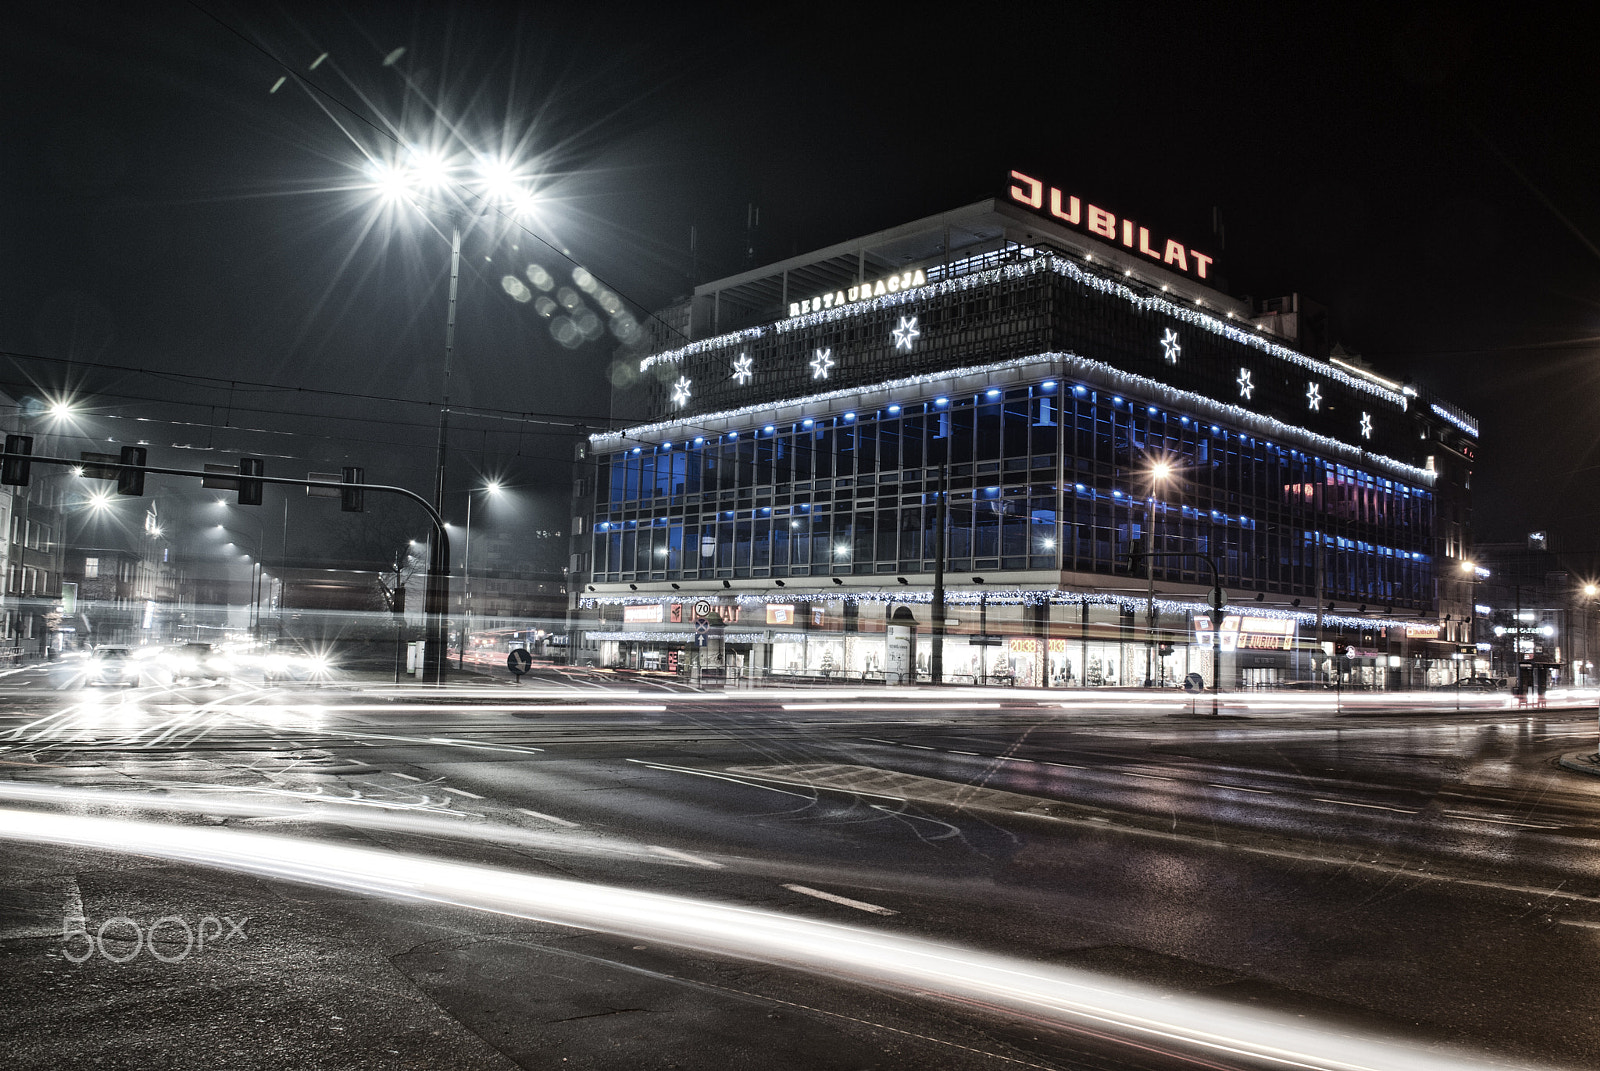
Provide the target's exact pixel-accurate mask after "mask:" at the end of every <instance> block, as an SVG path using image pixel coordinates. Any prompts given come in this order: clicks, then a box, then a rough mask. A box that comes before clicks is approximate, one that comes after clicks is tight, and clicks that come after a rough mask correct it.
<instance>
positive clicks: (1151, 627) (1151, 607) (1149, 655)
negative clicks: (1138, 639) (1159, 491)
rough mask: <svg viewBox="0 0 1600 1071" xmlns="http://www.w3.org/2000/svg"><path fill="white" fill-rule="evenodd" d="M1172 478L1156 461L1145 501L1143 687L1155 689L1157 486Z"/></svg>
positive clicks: (1165, 465)
mask: <svg viewBox="0 0 1600 1071" xmlns="http://www.w3.org/2000/svg"><path fill="white" fill-rule="evenodd" d="M1171 475H1172V466H1171V464H1169V463H1168V462H1165V461H1157V462H1156V463H1155V464H1153V465H1151V466H1150V493H1149V495H1148V496H1147V497H1146V498H1145V511H1144V522H1145V523H1144V571H1145V578H1146V581H1147V584H1148V593H1147V596H1146V603H1145V610H1144V624H1145V637H1144V658H1145V662H1144V686H1145V687H1146V688H1150V687H1154V685H1155V682H1156V559H1155V553H1156V486H1157V485H1158V484H1165V483H1166V482H1167V479H1168V477H1170V476H1171ZM1221 670H1222V667H1221V666H1213V667H1212V672H1213V673H1220V672H1221Z"/></svg>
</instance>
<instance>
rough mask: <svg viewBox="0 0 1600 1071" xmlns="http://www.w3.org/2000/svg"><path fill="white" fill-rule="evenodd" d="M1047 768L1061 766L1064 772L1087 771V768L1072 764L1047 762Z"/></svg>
mask: <svg viewBox="0 0 1600 1071" xmlns="http://www.w3.org/2000/svg"><path fill="white" fill-rule="evenodd" d="M1045 765H1046V766H1059V767H1061V768H1062V769H1063V770H1087V769H1088V768H1089V767H1087V766H1074V765H1073V764H1072V763H1070V762H1045Z"/></svg>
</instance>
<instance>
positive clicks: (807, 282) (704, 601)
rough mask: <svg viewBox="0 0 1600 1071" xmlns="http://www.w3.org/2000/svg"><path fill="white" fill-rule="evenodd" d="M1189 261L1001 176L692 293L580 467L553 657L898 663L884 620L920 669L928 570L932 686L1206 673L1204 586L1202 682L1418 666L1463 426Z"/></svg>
mask: <svg viewBox="0 0 1600 1071" xmlns="http://www.w3.org/2000/svg"><path fill="white" fill-rule="evenodd" d="M1095 213H1099V217H1098V218H1097V217H1096V216H1095V215H1094V214H1095ZM1074 216H1075V217H1076V219H1074V218H1073V217H1074ZM1108 217H1109V220H1110V221H1109V222H1108V221H1107V218H1108ZM1089 220H1093V221H1095V223H1096V226H1095V227H1094V229H1093V231H1092V233H1091V232H1090V231H1088V230H1086V229H1085V226H1086V223H1085V221H1089ZM1214 266H1215V265H1214V262H1213V261H1212V258H1210V257H1209V256H1207V255H1206V254H1204V253H1202V252H1200V251H1198V250H1195V249H1194V248H1192V247H1188V246H1184V245H1181V244H1179V243H1177V242H1175V241H1163V240H1162V239H1159V238H1157V239H1152V238H1151V237H1150V234H1149V229H1148V228H1146V227H1143V226H1140V225H1138V224H1137V223H1135V222H1134V221H1131V220H1122V221H1120V222H1119V221H1117V220H1116V219H1115V217H1110V214H1109V213H1105V212H1102V211H1101V210H1100V209H1098V208H1096V207H1095V206H1093V205H1084V204H1082V203H1081V202H1080V201H1079V199H1078V198H1075V197H1068V196H1066V195H1065V194H1064V193H1063V192H1062V191H1061V190H1059V189H1056V188H1052V187H1048V186H1046V185H1045V184H1044V183H1042V182H1038V181H1036V180H1034V179H1031V178H1029V177H1028V176H1025V175H1020V174H1018V173H1015V172H1013V173H1012V176H1011V182H1010V184H1009V186H1008V189H1007V195H1006V196H1005V197H1003V198H999V199H996V200H994V201H987V202H982V203H979V204H977V205H973V206H969V207H967V208H965V209H961V210H957V211H954V212H950V213H945V214H943V215H940V216H936V217H933V218H930V219H926V220H921V221H918V222H916V223H912V224H908V225H906V226H904V227H900V228H896V229H894V230H891V231H887V232H882V233H879V234H875V235H870V236H867V237H864V238H862V239H859V240H856V241H854V242H849V243H844V244H842V245H840V246H835V247H832V248H829V249H825V250H821V251H819V252H817V253H815V254H811V255H809V256H804V257H797V258H793V259H791V260H789V261H785V262H783V263H780V264H777V265H773V266H771V267H768V268H764V269H758V270H755V271H751V272H747V273H744V274H742V275H740V276H735V277H733V278H730V279H726V280H721V281H719V282H716V283H711V284H707V285H705V286H702V287H699V288H698V289H697V290H696V292H695V295H694V296H693V298H692V299H690V300H689V301H688V302H686V303H685V304H684V305H683V306H681V307H679V308H677V309H674V310H668V314H666V315H664V316H663V317H662V318H661V322H662V323H674V324H679V325H682V329H683V334H684V335H686V336H687V337H678V338H673V339H670V340H668V339H660V340H658V344H657V345H656V346H655V347H654V348H653V349H652V350H651V351H650V352H648V353H645V354H643V355H641V356H640V358H639V366H638V367H639V370H640V373H641V383H642V385H643V386H642V389H641V390H640V392H639V398H640V399H641V401H642V405H643V407H644V412H643V413H642V414H641V418H640V419H639V421H638V422H637V423H636V424H634V425H633V426H631V427H628V428H625V429H623V430H621V431H617V432H613V433H610V434H606V435H597V436H594V437H592V438H591V440H590V442H589V443H588V444H586V446H585V447H584V448H582V450H581V451H580V465H579V470H578V471H579V477H578V480H577V483H576V498H575V503H576V505H575V520H574V531H575V535H576V536H577V539H576V541H575V545H574V556H573V575H574V577H577V578H583V579H582V582H581V583H576V584H575V585H574V587H575V589H576V590H575V594H576V596H577V598H576V606H575V609H576V626H575V635H574V642H575V643H576V644H577V645H578V648H579V650H578V651H577V652H575V654H577V655H578V656H579V657H580V658H582V657H587V659H588V660H591V661H597V662H605V663H622V664H628V665H637V666H640V667H642V668H648V667H656V666H659V667H661V668H671V667H673V666H677V665H684V664H687V663H691V662H694V661H695V660H696V659H697V658H699V659H700V660H702V661H703V660H704V659H705V658H706V657H707V656H708V654H709V656H710V657H712V658H715V657H716V655H717V651H716V641H717V640H718V639H720V641H721V643H722V644H723V648H722V652H723V655H722V656H723V658H724V659H725V660H726V661H729V662H731V663H732V664H734V665H735V666H738V667H741V668H748V669H750V670H753V671H755V672H759V673H768V674H789V673H793V674H802V675H825V676H831V675H848V676H861V675H866V676H868V677H875V676H880V675H882V674H884V673H885V672H886V670H887V671H888V672H890V673H891V674H894V675H896V676H898V675H899V672H900V671H899V669H898V667H896V668H893V669H890V668H889V667H888V659H889V656H890V645H889V643H888V633H887V631H886V629H887V624H886V622H887V621H888V618H889V616H890V614H891V612H892V610H893V609H894V608H896V607H900V606H905V607H908V608H910V609H911V611H912V615H913V617H915V618H916V619H917V622H918V624H917V629H918V632H919V635H918V637H917V641H916V647H915V654H914V655H913V656H912V664H913V665H914V666H915V667H916V668H915V672H916V673H917V675H918V676H920V677H924V678H925V677H926V676H927V674H928V673H929V671H930V670H931V669H932V668H933V666H932V662H933V660H932V659H931V657H930V655H931V653H932V652H931V644H932V635H931V634H932V632H933V631H934V629H933V628H932V626H933V625H934V624H935V622H932V621H931V620H930V618H929V614H930V611H931V608H932V604H933V602H934V600H935V599H936V597H937V593H936V589H937V588H939V587H941V585H940V584H939V583H938V581H939V580H940V577H939V575H938V574H939V573H941V572H942V573H943V585H942V587H943V589H944V596H945V601H946V606H947V610H946V614H945V622H944V624H945V629H946V633H947V634H946V636H945V638H944V640H943V658H942V662H943V671H944V676H945V677H946V679H956V680H967V679H974V678H979V677H998V678H1000V679H1005V680H1011V681H1015V682H1017V683H1028V684H1033V685H1038V686H1086V685H1087V686H1094V685H1102V684H1121V685H1126V684H1139V683H1143V682H1146V681H1149V682H1152V683H1167V684H1171V683H1174V682H1176V681H1181V680H1183V679H1185V678H1186V677H1188V675H1189V674H1194V673H1197V674H1199V675H1200V677H1201V679H1203V680H1205V681H1207V682H1209V681H1210V680H1211V679H1212V677H1213V675H1214V673H1215V672H1216V667H1215V666H1214V665H1213V656H1212V649H1213V642H1212V636H1211V633H1210V626H1211V619H1210V617H1209V616H1208V615H1206V614H1205V613H1204V611H1205V610H1206V609H1208V607H1207V605H1206V603H1207V600H1208V597H1209V594H1210V592H1211V590H1212V588H1213V587H1214V586H1220V587H1221V588H1222V589H1223V591H1224V592H1225V601H1226V603H1227V607H1228V608H1227V611H1226V616H1225V617H1224V619H1223V621H1222V634H1221V637H1220V642H1219V643H1217V644H1216V646H1220V648H1221V649H1222V651H1223V664H1222V667H1221V672H1222V674H1223V678H1224V683H1225V684H1226V685H1227V686H1229V687H1237V686H1241V685H1259V686H1269V685H1271V684H1275V683H1283V682H1285V681H1288V680H1295V679H1310V678H1313V677H1316V676H1318V675H1321V676H1324V677H1325V676H1326V675H1327V673H1328V672H1329V671H1330V670H1334V669H1342V670H1343V672H1344V673H1345V674H1346V675H1347V676H1346V679H1349V680H1351V681H1352V683H1355V682H1360V683H1365V684H1370V685H1374V686H1380V687H1402V686H1409V685H1416V684H1419V683H1422V682H1424V681H1426V680H1428V679H1429V677H1430V674H1436V673H1437V672H1438V669H1439V667H1438V666H1437V663H1438V662H1439V661H1440V659H1441V657H1442V656H1445V655H1446V653H1447V652H1446V651H1445V649H1444V645H1446V644H1448V643H1450V642H1453V638H1452V636H1451V635H1450V634H1449V631H1448V629H1445V628H1443V627H1442V624H1441V610H1440V607H1441V604H1442V596H1441V592H1440V589H1439V583H1438V577H1439V573H1440V563H1441V561H1443V560H1445V559H1447V558H1450V557H1460V556H1461V554H1462V551H1463V549H1464V546H1465V542H1466V540H1465V535H1464V533H1463V534H1462V535H1461V536H1460V538H1459V540H1458V541H1457V542H1456V543H1454V544H1452V542H1451V533H1450V531H1449V530H1447V529H1446V527H1444V526H1442V525H1441V524H1440V518H1441V516H1442V515H1457V514H1460V513H1462V512H1463V511H1464V510H1465V509H1466V505H1465V504H1466V502H1467V490H1466V488H1467V487H1468V486H1469V482H1470V465H1471V463H1472V459H1473V450H1474V441H1475V436H1476V426H1475V425H1474V424H1473V422H1472V420H1471V418H1470V417H1468V416H1466V414H1463V413H1460V412H1459V411H1458V410H1456V409H1455V408H1453V407H1451V406H1449V405H1448V403H1446V402H1444V401H1443V400H1442V399H1438V398H1435V397H1432V396H1431V395H1430V394H1429V392H1427V391H1426V390H1424V389H1422V388H1420V387H1416V386H1412V385H1410V384H1405V383H1402V382H1398V381H1393V380H1389V379H1386V378H1384V377H1381V376H1379V375H1377V374H1375V373H1373V372H1371V371H1370V370H1368V369H1367V368H1365V367H1364V366H1363V365H1362V364H1361V363H1360V362H1358V361H1356V360H1354V359H1351V358H1349V357H1347V356H1345V357H1340V356H1333V357H1331V358H1330V357H1328V356H1327V355H1318V354H1316V353H1310V352H1304V350H1306V349H1315V348H1316V347H1315V346H1314V345H1306V346H1303V347H1301V346H1297V345H1296V343H1297V342H1298V341H1299V340H1298V338H1297V337H1295V332H1294V331H1293V330H1290V329H1291V328H1293V327H1294V326H1295V325H1296V323H1297V321H1300V320H1301V319H1302V318H1301V317H1298V316H1285V315H1283V310H1284V309H1285V308H1288V307H1290V306H1289V305H1288V304H1286V303H1284V302H1276V303H1274V304H1275V305H1276V306H1277V308H1276V310H1275V311H1274V312H1272V313H1271V314H1264V315H1263V316H1262V317H1261V318H1260V319H1257V318H1255V316H1254V315H1253V314H1254V313H1255V312H1257V311H1258V310H1256V309H1255V308H1253V307H1252V305H1251V304H1250V303H1248V302H1246V301H1241V300H1238V299H1234V298H1231V297H1229V296H1227V295H1226V294H1224V293H1222V292H1221V291H1219V290H1217V289H1214V288H1213V287H1212V286H1211V284H1210V280H1209V279H1208V278H1207V276H1214V272H1213V271H1211V270H1209V269H1212V268H1214ZM1294 307H1296V308H1298V303H1297V302H1296V303H1295V304H1294ZM1277 332H1284V333H1283V334H1279V333H1277ZM1131 551H1142V552H1145V553H1146V554H1147V555H1148V556H1147V557H1145V558H1143V559H1142V560H1141V561H1140V562H1139V563H1138V564H1136V565H1135V566H1134V567H1132V568H1131V569H1130V566H1129V560H1130V552H1131ZM1469 605H1470V604H1469ZM718 620H720V621H721V622H722V625H721V627H720V628H716V622H717V621H718ZM704 625H709V626H711V627H710V628H704V627H702V626H704ZM700 637H706V638H700ZM1336 644H1339V645H1343V646H1344V647H1346V648H1348V652H1349V654H1350V658H1349V660H1347V661H1344V662H1339V663H1335V662H1332V661H1330V660H1327V659H1325V658H1323V657H1322V656H1323V655H1324V654H1325V653H1326V652H1327V651H1329V650H1333V649H1335V645H1336ZM1444 660H1445V661H1448V658H1445V659H1444Z"/></svg>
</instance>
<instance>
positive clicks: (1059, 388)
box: [585, 379, 1434, 610]
mask: <svg viewBox="0 0 1600 1071" xmlns="http://www.w3.org/2000/svg"><path fill="white" fill-rule="evenodd" d="M930 389H936V388H930ZM756 419H757V418H754V417H753V418H752V423H751V424H750V425H749V426H748V427H742V428H738V429H737V430H733V431H728V432H726V433H724V434H721V435H717V436H714V437H710V436H708V437H699V438H693V439H691V440H688V441H679V442H670V443H657V444H651V445H641V446H637V447H633V448H629V449H626V450H621V451H616V452H612V453H610V454H606V455H601V456H599V457H597V459H596V460H597V463H598V464H597V472H596V482H595V484H594V498H593V504H594V513H593V517H592V525H593V527H592V531H591V538H590V541H589V547H588V548H587V552H588V554H589V556H590V560H589V561H588V562H587V563H585V565H586V567H587V571H588V572H590V575H591V579H592V580H593V581H595V582H607V583H622V582H630V583H632V582H641V581H644V582H648V581H676V580H706V579H713V580H714V579H736V578H767V577H771V578H782V577H800V576H832V575H839V576H843V575H857V576H859V575H872V574H888V575H890V576H893V575H897V574H898V575H904V574H906V573H928V572H932V571H933V569H934V557H935V535H936V529H937V524H936V515H937V513H936V511H937V509H938V491H939V475H940V466H941V464H943V465H945V466H947V479H948V484H947V487H948V517H947V527H946V537H947V545H946V566H947V568H948V569H949V570H951V571H953V572H962V571H973V572H982V571H984V570H990V571H998V572H1019V571H1035V570H1049V571H1055V572H1064V573H1084V574H1101V575H1106V574H1115V573H1116V572H1117V566H1118V562H1119V560H1120V559H1123V558H1124V557H1125V556H1126V554H1127V552H1128V550H1129V549H1130V547H1139V548H1142V547H1143V546H1144V543H1145V539H1146V531H1145V528H1146V526H1147V525H1153V529H1154V532H1153V534H1154V546H1155V549H1156V551H1157V552H1158V553H1160V552H1169V553H1190V554H1192V555H1199V556H1210V557H1211V558H1212V559H1213V560H1214V561H1215V563H1216V566H1217V569H1218V572H1219V574H1220V577H1221V582H1222V584H1223V585H1224V587H1233V588H1235V589H1243V590H1245V591H1264V592H1272V593H1277V594H1281V595H1284V596H1295V597H1299V596H1304V597H1307V598H1308V599H1313V600H1314V597H1315V595H1314V593H1315V592H1316V590H1317V586H1318V577H1317V571H1318V570H1319V569H1321V570H1322V572H1323V576H1322V577H1321V589H1322V591H1323V593H1324V596H1325V597H1326V598H1329V599H1334V600H1339V601H1342V602H1346V603H1350V602H1356V603H1370V604H1374V605H1375V606H1376V605H1382V606H1391V607H1394V608H1396V609H1400V608H1407V609H1416V610H1424V609H1427V608H1428V607H1430V606H1431V604H1432V601H1433V598H1434V591H1433V579H1434V577H1433V560H1432V553H1433V548H1432V545H1431V534H1432V530H1433V510H1434V499H1433V494H1432V492H1431V491H1430V490H1429V489H1427V488H1425V487H1421V486H1417V485H1415V484H1413V483H1411V482H1408V481H1405V480H1402V479H1397V478H1395V477H1394V476H1392V475H1388V474H1385V473H1384V472H1383V471H1382V470H1381V469H1379V468H1378V467H1376V466H1372V467H1358V466H1354V465H1350V464H1347V463H1343V462H1339V461H1334V460H1329V459H1327V458H1323V457H1319V456H1316V455H1315V454H1312V453H1308V452H1306V451H1304V450H1301V449H1298V448H1296V447H1293V446H1290V445H1286V444H1284V443H1279V442H1274V441H1269V440H1267V439H1264V438H1261V437H1258V436H1256V435H1253V434H1249V433H1246V432H1242V431H1240V430H1238V429H1236V428H1231V427H1227V426H1224V425H1222V424H1219V423H1214V422H1212V421H1210V420H1202V419H1201V418H1199V417H1198V416H1196V415H1194V414H1192V413H1185V412H1183V411H1181V410H1178V409H1170V408H1166V407H1163V406H1162V405H1160V404H1157V403H1156V402H1155V401H1153V400H1147V399H1139V398H1134V397H1129V396H1124V395H1121V394H1113V393H1110V392H1108V391H1107V390H1104V389H1101V388H1099V387H1096V386H1092V385H1086V384H1076V383H1073V382H1071V381H1070V380H1066V379H1061V380H1046V379H1041V380H1039V381H1037V382H1034V383H1031V384H1028V385H1008V386H1006V387H1004V388H992V389H985V390H980V391H973V392H965V393H961V394H953V393H952V394H949V395H932V396H925V397H919V398H916V399H915V400H912V399H908V400H907V401H905V402H904V403H900V404H889V405H886V406H884V407H882V408H878V409H875V410H873V411H870V412H868V411H860V412H844V413H835V414H833V415H829V416H826V417H817V418H802V419H797V420H788V421H785V422H784V423H782V424H776V423H756V422H754V421H755V420H756ZM1158 463H1162V464H1165V465H1166V466H1169V467H1170V476H1169V477H1168V478H1167V479H1165V480H1158V479H1156V478H1154V477H1153V476H1152V475H1151V473H1152V469H1153V468H1154V466H1156V465H1157V464H1158ZM1319 559H1320V560H1319ZM1141 576H1142V572H1141ZM1156 577H1157V579H1158V580H1165V581H1169V582H1190V583H1202V584H1209V583H1210V572H1209V570H1208V569H1207V568H1206V567H1205V565H1204V564H1203V563H1202V562H1201V561H1200V560H1198V558H1197V557H1193V556H1191V557H1185V558H1170V559H1158V561H1157V565H1156ZM1013 579H1014V578H1013ZM1123 579H1124V580H1126V578H1125V577H1124V578H1123ZM1057 582H1063V581H1060V580H1059V578H1058V579H1057V580H1046V579H1044V578H1040V582H1039V584H1038V585H1037V586H1048V587H1055V586H1056V584H1057Z"/></svg>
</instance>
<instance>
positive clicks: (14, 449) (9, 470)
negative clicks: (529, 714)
mask: <svg viewBox="0 0 1600 1071" xmlns="http://www.w3.org/2000/svg"><path fill="white" fill-rule="evenodd" d="M32 453H33V436H32V435H7V436H6V458H5V461H4V462H3V463H0V483H3V484H7V485H9V486H11V487H26V486H28V470H29V469H30V468H32V467H33V462H31V461H29V460H28V455H30V454H32ZM18 455H21V456H20V457H19V456H18Z"/></svg>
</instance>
